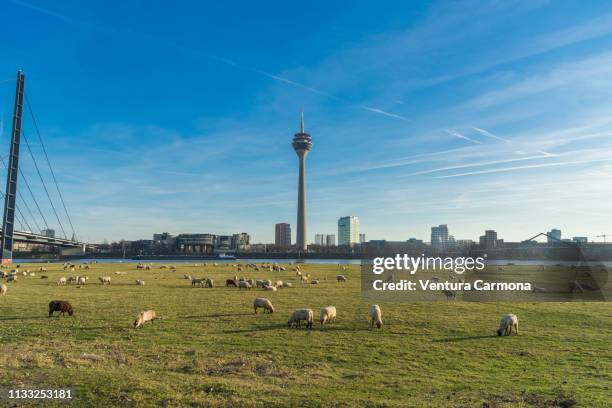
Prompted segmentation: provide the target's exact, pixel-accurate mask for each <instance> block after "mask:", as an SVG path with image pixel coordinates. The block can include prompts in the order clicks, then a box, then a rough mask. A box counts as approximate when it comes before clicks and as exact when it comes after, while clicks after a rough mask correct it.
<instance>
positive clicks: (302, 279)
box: [300, 276, 308, 283]
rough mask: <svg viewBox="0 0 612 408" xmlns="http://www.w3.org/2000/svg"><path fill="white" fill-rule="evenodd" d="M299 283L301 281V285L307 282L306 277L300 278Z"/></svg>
mask: <svg viewBox="0 0 612 408" xmlns="http://www.w3.org/2000/svg"><path fill="white" fill-rule="evenodd" d="M300 281H302V282H303V283H307V282H308V276H300Z"/></svg>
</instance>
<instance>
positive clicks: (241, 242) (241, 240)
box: [232, 232, 251, 249]
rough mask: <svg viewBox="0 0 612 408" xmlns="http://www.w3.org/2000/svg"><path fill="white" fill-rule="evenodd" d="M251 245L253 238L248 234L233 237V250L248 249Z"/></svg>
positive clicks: (242, 233) (243, 233)
mask: <svg viewBox="0 0 612 408" xmlns="http://www.w3.org/2000/svg"><path fill="white" fill-rule="evenodd" d="M250 244H251V237H250V236H249V234H247V233H246V232H241V233H240V234H233V235H232V248H234V249H248V247H249V245H250Z"/></svg>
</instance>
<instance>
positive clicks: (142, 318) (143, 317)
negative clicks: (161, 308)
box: [134, 310, 157, 329]
mask: <svg viewBox="0 0 612 408" xmlns="http://www.w3.org/2000/svg"><path fill="white" fill-rule="evenodd" d="M155 319H157V313H155V310H146V311H144V312H140V313H138V316H136V320H134V328H135V329H137V328H139V327H140V326H142V325H143V324H145V323H146V322H153V320H155Z"/></svg>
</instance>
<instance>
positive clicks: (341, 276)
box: [336, 275, 346, 282]
mask: <svg viewBox="0 0 612 408" xmlns="http://www.w3.org/2000/svg"><path fill="white" fill-rule="evenodd" d="M336 280H337V281H338V282H346V276H344V275H338V276H336Z"/></svg>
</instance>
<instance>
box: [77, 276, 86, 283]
mask: <svg viewBox="0 0 612 408" xmlns="http://www.w3.org/2000/svg"><path fill="white" fill-rule="evenodd" d="M86 282H87V276H79V277H77V281H76V283H77V285H85V283H86Z"/></svg>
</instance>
